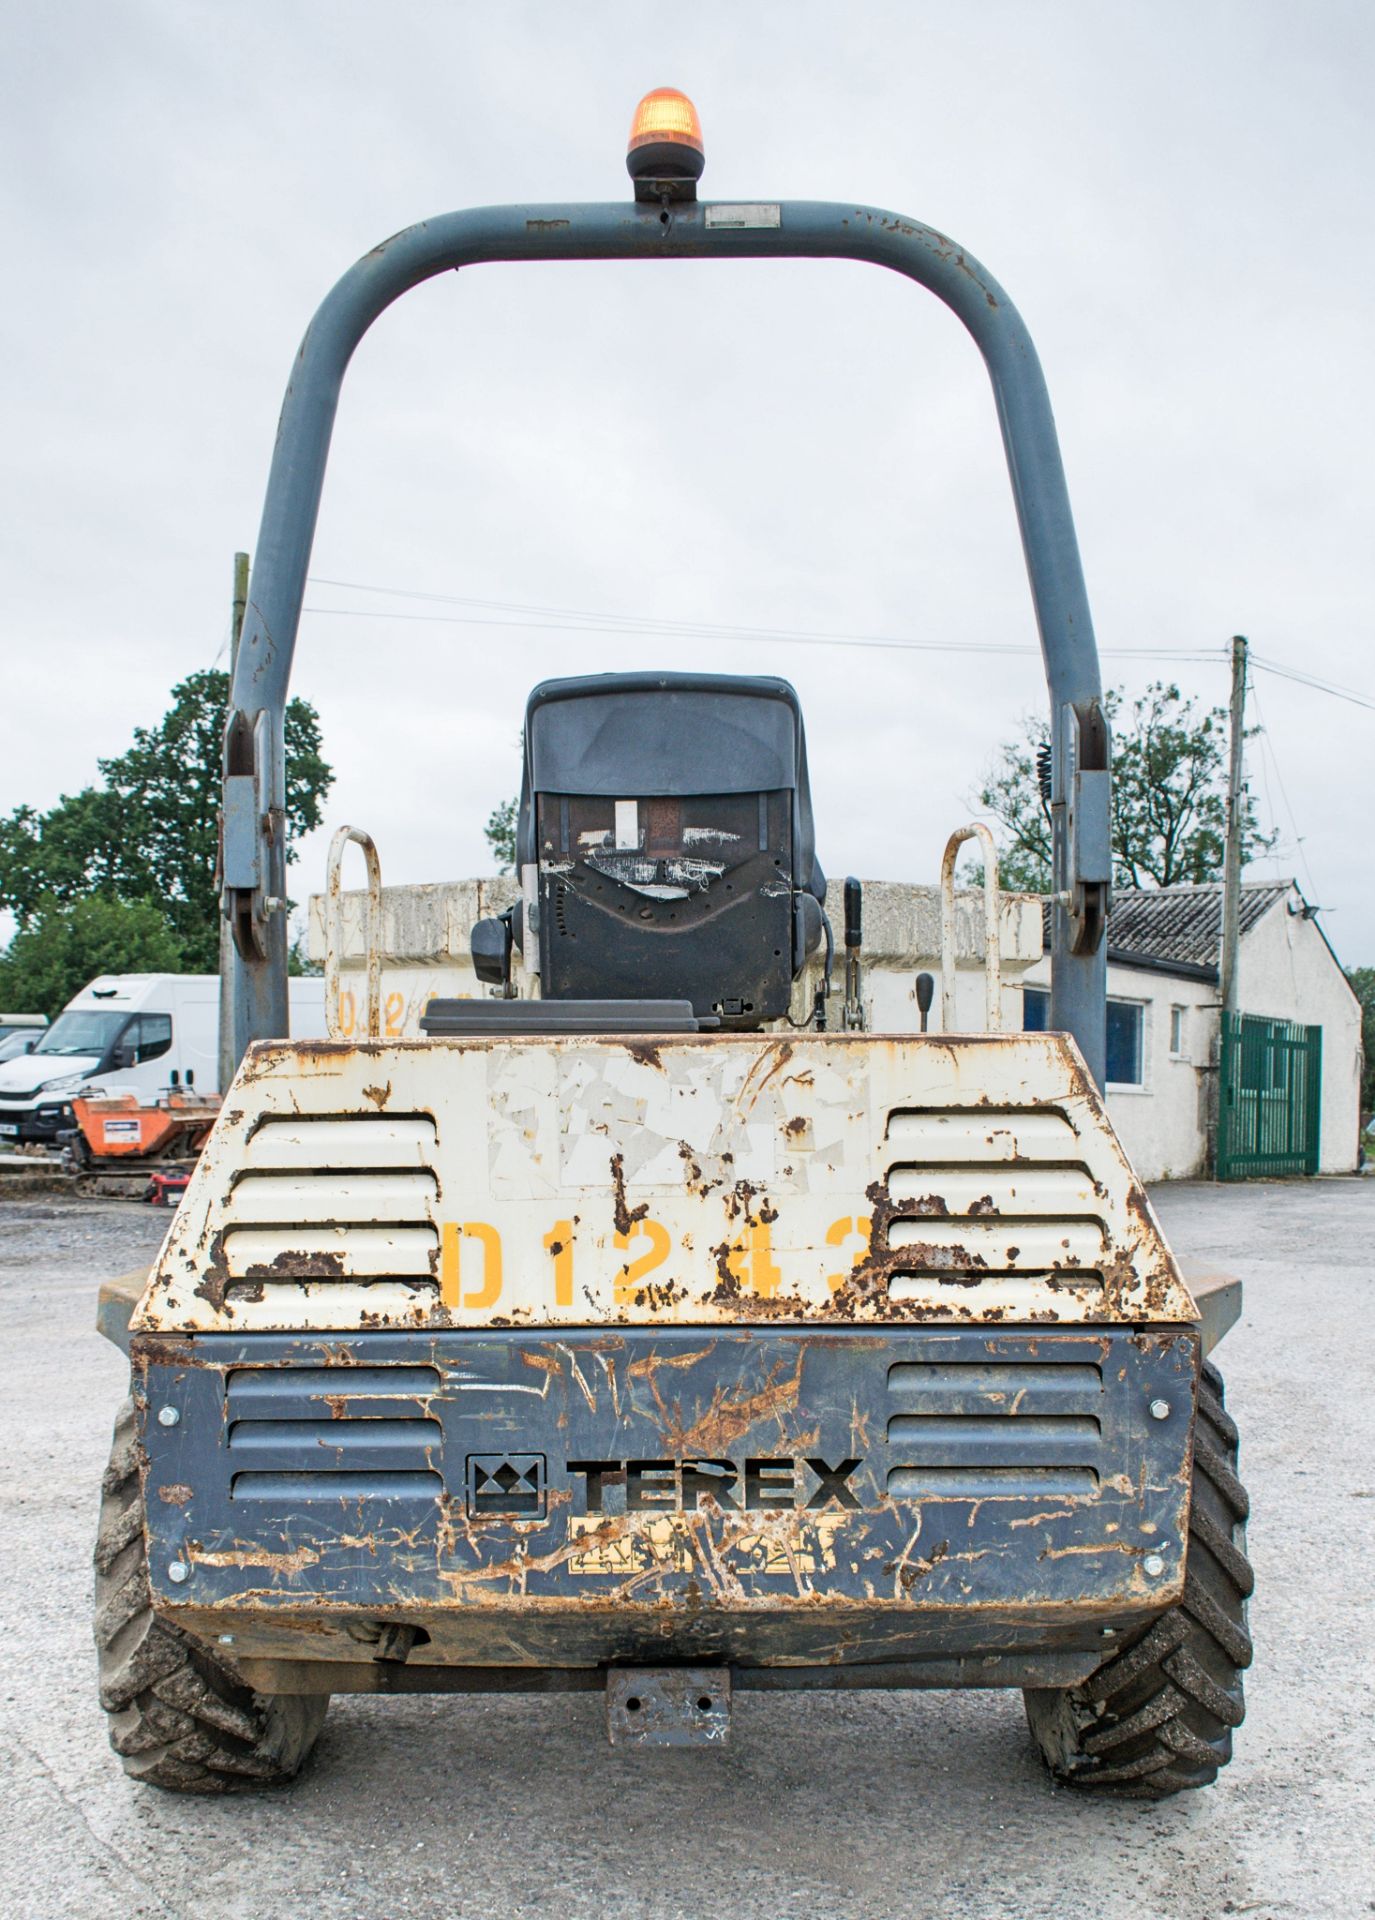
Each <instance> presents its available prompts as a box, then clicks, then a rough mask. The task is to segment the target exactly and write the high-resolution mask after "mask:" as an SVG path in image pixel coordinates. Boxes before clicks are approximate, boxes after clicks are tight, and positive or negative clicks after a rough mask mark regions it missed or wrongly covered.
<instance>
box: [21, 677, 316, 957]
mask: <svg viewBox="0 0 1375 1920" xmlns="http://www.w3.org/2000/svg"><path fill="white" fill-rule="evenodd" d="M228 704H229V675H228V674H227V673H220V672H216V671H215V670H214V669H210V670H207V671H205V672H202V673H193V674H191V675H189V676H188V678H186V679H185V680H183V681H181V682H180V683H179V684H178V685H177V686H175V687H173V689H172V704H171V705H170V706H169V708H168V709H167V712H166V713H165V714H164V715H163V717H162V719H161V720H160V721H159V722H158V724H157V725H156V726H155V727H138V728H136V729H135V732H134V740H133V745H132V746H131V747H129V748H128V749H127V750H126V751H125V752H124V753H121V754H117V755H115V756H114V757H113V758H112V759H106V760H101V761H99V762H98V763H97V764H98V765H99V768H100V773H101V776H102V779H103V782H104V784H103V785H102V786H91V787H85V788H83V789H82V791H81V792H80V793H77V794H72V795H63V797H62V798H61V799H60V800H59V801H58V802H57V805H56V806H55V807H53V808H52V809H51V810H50V811H49V812H47V813H45V814H40V813H37V812H35V810H34V809H33V808H32V807H20V808H18V809H16V811H15V812H14V813H12V814H10V815H9V816H8V817H7V818H5V819H2V820H0V906H3V907H8V908H9V909H10V911H11V912H12V913H13V914H14V915H15V917H16V919H17V920H18V921H19V924H20V927H21V928H26V927H28V926H29V925H30V923H31V922H32V921H33V920H34V918H35V916H37V915H38V913H39V912H40V908H41V905H42V903H43V902H44V901H48V900H51V899H52V898H54V897H55V898H56V899H58V900H61V901H72V900H75V899H79V898H82V897H85V896H88V895H99V896H101V897H102V898H106V899H116V900H122V901H147V902H150V903H152V904H154V905H155V906H157V908H158V909H159V910H160V912H161V913H162V915H163V916H164V918H165V920H166V922H167V923H168V924H169V925H170V926H171V928H172V930H173V932H174V933H175V935H176V937H177V939H178V940H179V941H180V943H181V967H182V968H183V969H184V970H185V971H187V972H192V973H214V972H216V971H217V969H218V967H219V917H220V916H219V900H218V896H217V893H216V889H215V859H216V852H217V844H218V821H219V806H220V770H221V741H222V738H223V733H224V722H225V715H226V712H227V709H228ZM286 765H287V782H286V802H287V804H286V812H287V829H288V833H289V835H291V836H292V837H295V836H297V835H299V834H302V833H305V832H308V831H309V829H310V828H312V827H317V826H318V825H319V824H320V819H321V807H322V803H323V801H324V798H325V795H326V794H327V793H328V791H329V788H330V785H331V783H332V781H333V778H334V776H333V772H332V770H331V768H330V767H329V766H328V764H327V763H326V761H325V760H324V758H323V756H322V754H321V752H320V723H319V718H318V716H317V714H316V712H315V709H314V708H313V707H312V706H311V705H310V704H309V702H308V701H305V700H293V701H292V702H291V703H290V705H289V706H288V707H287V710H286ZM128 970H129V969H128V968H127V967H125V968H121V969H116V971H123V972H127V971H128Z"/></svg>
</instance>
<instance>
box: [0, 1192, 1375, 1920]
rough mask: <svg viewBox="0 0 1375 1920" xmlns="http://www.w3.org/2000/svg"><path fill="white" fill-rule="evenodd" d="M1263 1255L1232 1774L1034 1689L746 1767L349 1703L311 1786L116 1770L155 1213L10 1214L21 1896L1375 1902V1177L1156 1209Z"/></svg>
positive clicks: (596, 1906)
mask: <svg viewBox="0 0 1375 1920" xmlns="http://www.w3.org/2000/svg"><path fill="white" fill-rule="evenodd" d="M1155 1199H1156V1203H1157V1206H1158V1208H1159V1210H1160V1213H1161V1215H1162V1217H1163V1219H1164V1222H1165V1226H1166V1229H1167V1232H1168V1233H1169V1234H1170V1236H1171V1238H1172V1240H1173V1242H1174V1244H1175V1246H1176V1248H1177V1250H1178V1252H1179V1253H1180V1255H1181V1256H1182V1257H1183V1258H1185V1259H1200V1260H1204V1261H1207V1262H1209V1263H1211V1264H1214V1265H1217V1266H1221V1267H1225V1268H1227V1269H1229V1270H1231V1271H1233V1272H1236V1273H1239V1274H1241V1275H1242V1277H1243V1278H1244V1280H1245V1282H1246V1307H1245V1311H1244V1314H1243V1317H1242V1320H1241V1322H1240V1324H1239V1325H1238V1326H1237V1327H1236V1328H1235V1329H1234V1330H1233V1331H1232V1333H1231V1334H1229V1335H1228V1337H1227V1340H1226V1342H1225V1343H1224V1345H1223V1347H1222V1348H1221V1350H1220V1352H1219V1355H1218V1358H1219V1360H1220V1362H1221V1364H1222V1366H1223V1369H1224V1371H1225V1373H1226V1376H1227V1383H1228V1404H1229V1406H1230V1408H1231V1410H1232V1412H1233V1413H1234V1415H1235V1416H1236V1417H1237V1419H1238V1421H1239V1422H1240V1425H1241V1430H1242V1472H1243V1475H1244V1477H1245V1478H1246V1479H1247V1481H1248V1482H1249V1485H1250V1488H1251V1494H1252V1499H1253V1503H1254V1518H1253V1522H1252V1529H1251V1552H1252V1557H1253V1559H1254V1562H1255V1566H1256V1573H1257V1592H1256V1598H1255V1600H1254V1602H1253V1603H1252V1611H1251V1626H1252V1631H1253V1634H1254V1638H1255V1643H1256V1664H1255V1666H1254V1667H1253V1668H1252V1670H1251V1673H1250V1675H1249V1676H1248V1699H1249V1713H1248V1718H1247V1721H1246V1724H1245V1725H1244V1727H1242V1728H1241V1730H1240V1732H1239V1733H1238V1736H1237V1757H1236V1759H1235V1761H1234V1762H1233V1764H1232V1766H1231V1767H1230V1768H1228V1769H1227V1770H1226V1771H1225V1773H1224V1774H1223V1776H1222V1778H1221V1780H1220V1781H1219V1784H1218V1785H1217V1786H1216V1787H1215V1788H1213V1789H1211V1790H1210V1791H1207V1792H1204V1793H1196V1794H1186V1795H1184V1796H1183V1797H1182V1798H1180V1799H1177V1800H1173V1801H1169V1802H1166V1803H1163V1804H1160V1805H1151V1804H1129V1805H1120V1806H1113V1805H1111V1804H1103V1803H1098V1802H1095V1801H1092V1800H1087V1799H1083V1798H1081V1797H1079V1796H1078V1795H1076V1794H1074V1793H1072V1792H1069V1791H1065V1790H1060V1789H1057V1788H1055V1787H1053V1786H1052V1785H1051V1783H1050V1781H1049V1778H1048V1776H1047V1775H1046V1774H1045V1773H1044V1772H1043V1770H1042V1768H1041V1766H1040V1762H1039V1760H1038V1759H1037V1756H1036V1753H1035V1751H1034V1749H1033V1747H1032V1745H1031V1741H1030V1737H1029V1735H1028V1733H1027V1731H1026V1728H1025V1724H1024V1721H1023V1716H1022V1705H1021V1701H1020V1699H1019V1698H1018V1697H1017V1695H1015V1694H1010V1693H988V1694H982V1693H973V1692H964V1693H926V1694H885V1693H860V1694H836V1695H831V1696H826V1695H819V1696H818V1695H812V1696H788V1695H759V1694H745V1695H743V1696H741V1697H740V1698H739V1699H738V1700H737V1703H736V1708H735V1733H734V1742H733V1745H732V1746H731V1748H730V1749H729V1750H728V1751H726V1752H724V1753H720V1752H690V1753H681V1752H680V1753H661V1754H650V1755H644V1754H639V1755H637V1754H633V1753H627V1752H625V1751H623V1750H621V1751H617V1752H614V1753H613V1752H612V1751H610V1750H609V1749H608V1748H607V1746H606V1744H605V1740H604V1737H603V1733H602V1726H601V1712H602V1708H601V1702H600V1700H599V1698H598V1697H597V1696H595V1695H578V1694H573V1695H554V1696H549V1697H545V1698H538V1697H523V1698H496V1699H481V1700H465V1699H463V1698H461V1697H444V1696H439V1697H434V1696H431V1697H425V1696H417V1697H412V1698H399V1699H389V1700H378V1699H364V1698H358V1697H353V1698H344V1699H338V1700H336V1701H335V1702H334V1703H333V1705H332V1706H331V1708H330V1715H329V1719H328V1721H327V1723H326V1726H325V1731H324V1733H323V1735H322V1737H321V1740H320V1743H319V1746H318V1748H317V1750H316V1753H315V1756H314V1758H313V1759H312V1761H311V1762H310V1764H309V1766H308V1768H307V1770H306V1772H305V1773H304V1775H303V1776H302V1778H301V1779H300V1781H299V1782H298V1783H297V1784H296V1786H295V1787H293V1788H291V1789H289V1790H288V1791H285V1792H276V1793H269V1794H250V1795H244V1796H240V1797H236V1798H232V1799H228V1800H220V1801H208V1802H207V1801H198V1800H194V1799H180V1798H176V1797H172V1796H168V1795H165V1794H160V1793H157V1792H155V1791H152V1790H150V1789H146V1788H140V1787H138V1786H135V1785H134V1784H133V1783H132V1782H130V1781H128V1780H126V1779H125V1777H124V1775H123V1774H122V1772H121V1770H120V1768H119V1765H118V1762H117V1761H116V1760H115V1758H114V1756H113V1755H112V1754H111V1753H110V1751H109V1749H108V1747H107V1745H106V1740H105V1730H104V1725H103V1716H102V1715H101V1713H100V1711H99V1708H98V1706H97V1704H96V1695H95V1671H94V1669H95V1662H94V1656H93V1653H92V1648H91V1639H90V1606H91V1573H90V1550H91V1541H92V1535H93V1532H94V1527H95V1514H96V1505H97V1490H98V1484H99V1479H100V1474H101V1470H102V1467H103V1465H104V1461H105V1457H106V1453H107V1450H108V1446H109V1433H110V1425H111V1421H112V1419H113V1416H114V1412H115V1409H116V1406H117V1404H118V1402H119V1400H120V1398H121V1396H122V1394H123V1391H124V1371H125V1370H124V1362H123V1359H122V1357H121V1355H120V1354H119V1353H118V1352H116V1350H115V1349H114V1348H113V1347H110V1346H108V1345H107V1344H106V1343H105V1342H103V1341H101V1340H99V1339H98V1338H97V1337H96V1335H95V1334H94V1332H93V1330H92V1323H93V1318H94V1312H95V1291H96V1286H97V1283H98V1282H99V1281H100V1280H101V1279H102V1278H104V1277H106V1276H107V1275H109V1274H113V1273H118V1272H120V1271H123V1270H125V1269H128V1268H130V1267H132V1266H135V1265H137V1264H138V1263H139V1262H140V1261H142V1260H146V1259H149V1258H150V1257H151V1256H152V1254H153V1253H154V1251H155V1250H156V1247H157V1243H158V1241H159V1238H160V1236H161V1232H162V1229H163V1227H164V1226H165V1224H166V1216H165V1215H159V1214H158V1213H155V1212H154V1211H153V1210H152V1209H150V1208H145V1207H140V1206H137V1205H132V1204H128V1203H118V1202H109V1201H106V1202H80V1201H68V1200H66V1199H64V1198H62V1197H57V1196H47V1195H44V1196H35V1197H33V1198H29V1199H18V1200H10V1201H4V1202H0V1421H3V1445H2V1446H0V1538H2V1539H3V1543H4V1553H3V1562H2V1563H0V1564H2V1565H3V1581H4V1588H3V1590H4V1594H5V1599H6V1605H5V1625H6V1629H7V1631H6V1633H5V1637H4V1641H3V1651H2V1652H0V1714H3V1727H4V1738H3V1742H2V1743H0V1807H3V1816H0V1915H2V1916H5V1917H6V1920H8V1916H15V1917H16V1920H20V1917H22V1920H48V1916H64V1917H65V1916H68V1915H73V1916H79V1920H106V1916H110V1917H111V1920H113V1916H119V1917H120V1920H132V1917H133V1916H144V1915H157V1916H178V1920H180V1917H181V1916H186V1920H193V1917H194V1920H219V1917H220V1916H232V1920H260V1917H262V1920H267V1917H269V1916H270V1917H271V1920H277V1916H293V1917H294V1916H298V1915H300V1916H304V1915H310V1916H312V1920H316V1917H317V1916H318V1920H353V1917H354V1916H360V1917H361V1916H367V1917H368V1920H373V1917H377V1920H392V1916H402V1915H415V1916H431V1915H433V1916H439V1915H443V1916H446V1920H458V1917H459V1916H484V1920H485V1917H487V1916H492V1917H493V1920H497V1917H500V1920H505V1916H508V1915H523V1914H535V1913H548V1912H553V1913H557V1914H559V1915H561V1916H569V1920H576V1917H577V1916H582V1915H596V1916H598V1920H622V1916H631V1915H634V1916H656V1917H657V1916H679V1915H681V1916H698V1915H712V1916H722V1917H723V1920H781V1916H787V1915H795V1914H802V1915H806V1916H808V1920H832V1916H836V1917H837V1920H839V1917H840V1916H845V1917H846V1920H848V1917H849V1916H855V1917H856V1920H861V1917H862V1920H880V1917H882V1920H887V1917H888V1916H899V1915H901V1916H903V1917H904V1920H920V1917H922V1916H927V1915H931V1916H935V1915H940V1916H943V1917H945V1920H1041V1916H1051V1915H1054V1916H1056V1920H1081V1916H1082V1920H1090V1916H1091V1917H1092V1920H1127V1916H1130V1920H1176V1917H1177V1916H1178V1917H1179V1920H1183V1916H1188V1920H1213V1916H1222V1915H1233V1914H1236V1915H1240V1914H1247V1915H1254V1916H1257V1917H1258V1920H1293V1917H1294V1916H1304V1917H1306V1916H1310V1915H1312V1916H1319V1915H1321V1916H1328V1915H1331V1916H1340V1920H1354V1917H1355V1916H1358V1915H1365V1914H1372V1913H1375V1734H1373V1732H1372V1730H1373V1729H1375V1607H1372V1600H1371V1578H1372V1568H1373V1567H1375V1553H1373V1552H1372V1547H1375V1541H1372V1531H1375V1392H1373V1391H1372V1389H1373V1388H1375V1255H1373V1254H1372V1227H1375V1179H1369V1180H1354V1179H1353V1180H1345V1181H1324V1182H1319V1183H1314V1184H1312V1185H1303V1184H1298V1183H1295V1184H1293V1185H1281V1184H1258V1185H1252V1186H1239V1187H1230V1188H1216V1187H1208V1186H1201V1185H1200V1186H1192V1185H1188V1186H1176V1187H1167V1188H1164V1189H1161V1190H1159V1191H1158V1192H1157V1194H1156V1195H1155Z"/></svg>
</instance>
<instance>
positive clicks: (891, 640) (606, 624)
mask: <svg viewBox="0 0 1375 1920" xmlns="http://www.w3.org/2000/svg"><path fill="white" fill-rule="evenodd" d="M311 584H312V585H313V586H320V587H338V588H343V589H345V590H347V591H350V592H354V593H375V594H382V595H385V596H387V597H388V598H393V599H399V600H424V601H429V602H436V603H440V604H443V605H448V606H462V607H476V608H482V609H485V611H484V612H481V613H462V614H459V613H451V614H437V613H403V612H399V611H396V612H392V611H387V612H375V611H374V610H373V609H372V608H370V607H316V606H308V607H305V608H303V609H302V611H303V612H305V613H310V614H315V615H317V616H320V617H322V618H328V617H331V616H332V617H334V618H337V619H352V620H412V621H420V622H422V623H425V624H434V625H439V626H474V627H511V628H515V629H517V630H523V631H527V632H529V631H537V632H553V633H603V634H625V635H633V634H642V635H644V636H646V637H655V638H660V639H675V640H722V641H730V642H737V643H738V642H739V641H742V640H758V641H761V642H764V643H766V644H769V645H779V646H795V647H798V646H800V647H836V646H839V647H869V648H880V649H888V650H896V651H899V652H913V653H954V654H959V653H977V654H1000V655H1008V654H1029V655H1037V656H1039V653H1040V649H1039V648H1038V647H1033V646H1027V645H1025V644H1022V643H1019V642H1015V641H987V640H973V641H955V640H917V639H913V638H910V637H898V636H894V635H888V634H854V633H834V632H824V631H823V632H804V631H801V630H799V629H796V628H790V627H749V626H732V625H725V624H721V623H718V622H714V621H696V620H666V619H663V618H661V617H659V616H657V615H652V614H615V613H610V614H608V613H593V612H590V611H588V610H586V609H582V608H574V607H548V606H534V605H530V604H528V603H522V602H519V601H509V600H478V599H472V598H469V597H467V596H465V595H462V594H444V593H422V592H419V591H413V590H409V589H406V588H403V587H373V586H366V585H364V584H363V583H362V582H360V581H356V580H330V579H325V578H324V577H322V576H316V575H311ZM495 614H509V615H512V616H516V617H513V618H506V619H501V618H494V617H493V615H495ZM530 616H538V617H533V618H532V617H530ZM1102 651H1103V652H1104V653H1105V654H1111V655H1113V656H1114V657H1120V658H1135V659H1146V660H1175V661H1195V662H1207V661H1211V660H1214V659H1216V658H1217V655H1218V650H1217V649H1199V648H1192V647H1105V648H1103V649H1102Z"/></svg>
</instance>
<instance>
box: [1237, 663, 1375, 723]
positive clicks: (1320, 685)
mask: <svg viewBox="0 0 1375 1920" xmlns="http://www.w3.org/2000/svg"><path fill="white" fill-rule="evenodd" d="M1251 664H1252V665H1253V666H1257V667H1259V668H1260V669H1261V671H1262V673H1273V674H1276V675H1278V677H1279V678H1280V679H1281V680H1292V681H1294V682H1295V684H1296V685H1298V686H1300V687H1311V688H1312V689H1313V690H1314V692H1316V693H1330V694H1331V695H1332V697H1333V699H1334V700H1349V701H1350V702H1351V704H1352V705H1353V706H1357V707H1367V708H1369V709H1370V711H1371V712H1373V713H1375V698H1372V697H1371V696H1370V695H1369V694H1367V693H1358V692H1357V691H1356V690H1355V688H1354V687H1339V686H1337V685H1336V684H1335V683H1334V682H1333V681H1331V680H1321V679H1319V677H1318V676H1317V674H1314V673H1304V672H1303V671H1302V670H1301V669H1300V668H1298V667H1283V666H1281V665H1280V663H1279V662H1278V661H1277V660H1267V659H1265V658H1264V657H1263V656H1262V655H1260V654H1254V653H1253V654H1252V655H1251Z"/></svg>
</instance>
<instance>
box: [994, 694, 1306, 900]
mask: <svg viewBox="0 0 1375 1920" xmlns="http://www.w3.org/2000/svg"><path fill="white" fill-rule="evenodd" d="M1103 704H1104V706H1105V708H1106V710H1107V714H1108V718H1109V720H1110V721H1111V722H1112V725H1113V749H1112V852H1113V877H1114V879H1115V881H1116V884H1117V885H1118V886H1121V887H1179V886H1198V885H1202V884H1204V883H1206V882H1208V881H1214V880H1218V879H1220V878H1221V875H1222V852H1223V841H1224V838H1225V834H1226V826H1227V711H1226V708H1224V707H1212V708H1209V709H1207V710H1206V711H1203V712H1200V711H1199V709H1198V705H1197V702H1196V701H1194V700H1191V699H1185V697H1184V696H1183V695H1182V694H1181V693H1180V691H1179V688H1178V687H1176V686H1167V685H1166V684H1165V683H1164V682H1163V681H1156V682H1155V683H1154V684H1153V685H1151V686H1149V687H1148V688H1147V689H1146V691H1145V693H1143V694H1142V695H1141V696H1140V697H1139V698H1138V699H1136V700H1134V701H1133V702H1132V703H1131V706H1130V707H1128V706H1127V704H1126V698H1125V695H1124V694H1123V692H1122V690H1121V689H1120V688H1115V689H1112V690H1110V691H1109V692H1108V693H1107V694H1106V695H1105V696H1104V702H1103ZM1023 725H1024V731H1023V735H1022V738H1021V739H1020V740H1012V741H1008V742H1006V743H1005V744H1004V745H1003V747H1002V748H1001V750H1000V752H999V755H998V759H997V760H996V762H995V763H994V765H993V766H992V768H991V769H990V770H989V772H988V774H987V775H986V777H985V780H984V784H983V786H982V788H981V789H980V791H979V804H980V806H982V807H983V808H984V809H985V811H986V812H988V813H991V814H992V815H993V817H994V819H995V820H996V821H997V822H998V823H999V825H1000V826H1001V828H1002V833H1001V835H1000V839H1001V846H1000V848H999V854H998V870H999V876H1000V878H1001V880H1002V882H1003V884H1004V886H1008V887H1013V888H1018V889H1023V890H1025V891H1026V892H1028V893H1049V892H1050V890H1051V858H1050V812H1049V806H1048V803H1047V802H1045V801H1044V800H1043V799H1042V796H1041V789H1040V783H1039V781H1038V779H1037V774H1036V760H1037V755H1038V753H1039V752H1040V751H1041V750H1042V749H1043V748H1045V747H1047V746H1048V744H1049V740H1050V729H1049V725H1048V723H1047V721H1046V720H1045V719H1043V718H1041V717H1039V716H1035V715H1028V716H1027V718H1026V720H1025V721H1024V723H1023ZM1276 837H1277V836H1276V835H1274V834H1263V833H1262V832H1261V831H1260V828H1259V826H1258V825H1257V822H1256V814H1255V805H1254V803H1253V801H1252V800H1251V797H1250V795H1249V794H1248V793H1245V792H1243V795H1242V841H1241V856H1242V860H1243V862H1244V861H1246V860H1250V859H1254V858H1255V856H1256V855H1257V854H1258V853H1263V852H1264V851H1265V849H1266V848H1267V847H1271V846H1273V845H1274V843H1275V839H1276Z"/></svg>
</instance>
